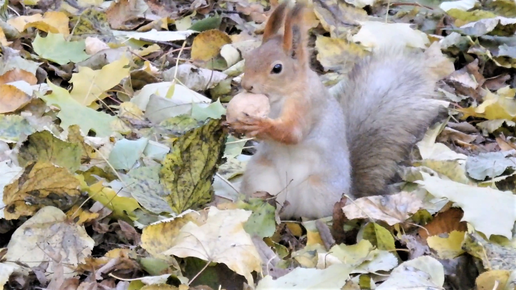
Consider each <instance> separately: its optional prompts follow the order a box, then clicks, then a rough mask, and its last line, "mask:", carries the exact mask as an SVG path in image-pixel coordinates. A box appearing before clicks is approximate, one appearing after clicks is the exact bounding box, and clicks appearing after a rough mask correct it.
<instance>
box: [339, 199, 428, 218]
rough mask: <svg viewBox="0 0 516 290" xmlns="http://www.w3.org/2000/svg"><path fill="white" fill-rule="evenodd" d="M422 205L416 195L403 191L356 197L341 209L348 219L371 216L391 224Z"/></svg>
mask: <svg viewBox="0 0 516 290" xmlns="http://www.w3.org/2000/svg"><path fill="white" fill-rule="evenodd" d="M422 206H423V204H422V202H421V200H420V199H418V198H417V196H416V195H414V194H412V193H410V192H405V191H403V192H400V193H398V194H393V195H386V196H378V195H376V196H368V197H362V198H358V199H356V200H355V201H354V202H352V203H350V204H348V205H346V206H344V207H343V208H342V210H343V211H344V214H345V215H346V217H347V218H349V219H369V218H372V219H374V220H382V221H385V222H386V223H387V224H389V225H391V226H392V225H395V224H399V223H402V222H404V221H405V220H406V219H408V218H409V217H410V214H413V213H415V212H417V211H418V210H419V209H420V208H421V207H422Z"/></svg>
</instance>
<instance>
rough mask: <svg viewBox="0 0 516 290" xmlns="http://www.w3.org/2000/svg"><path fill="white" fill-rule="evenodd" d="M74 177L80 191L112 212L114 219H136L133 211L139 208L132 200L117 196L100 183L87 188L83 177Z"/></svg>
mask: <svg viewBox="0 0 516 290" xmlns="http://www.w3.org/2000/svg"><path fill="white" fill-rule="evenodd" d="M76 177H77V179H78V180H79V181H80V185H81V190H84V191H86V192H88V194H89V195H90V197H91V198H92V199H93V200H95V201H98V202H100V203H102V204H103V205H105V206H106V207H107V208H109V209H110V210H112V211H113V215H114V217H116V218H124V219H132V220H135V219H136V216H135V214H134V211H135V210H136V209H141V208H140V205H139V204H138V202H137V201H136V200H135V199H134V198H132V197H124V196H118V195H117V192H116V191H114V190H113V189H112V188H109V187H106V186H104V185H102V181H99V182H97V183H95V184H92V185H90V186H88V185H87V184H86V183H85V182H84V177H82V176H80V175H78V176H76Z"/></svg>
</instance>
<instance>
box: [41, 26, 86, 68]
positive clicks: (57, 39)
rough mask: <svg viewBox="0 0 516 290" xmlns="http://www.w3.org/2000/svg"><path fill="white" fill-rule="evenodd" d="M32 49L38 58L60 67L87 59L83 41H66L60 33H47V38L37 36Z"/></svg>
mask: <svg viewBox="0 0 516 290" xmlns="http://www.w3.org/2000/svg"><path fill="white" fill-rule="evenodd" d="M32 47H33V48H34V51H35V52H36V53H37V54H38V55H39V56H40V57H42V58H44V59H48V60H51V61H53V62H56V63H58V64H60V65H63V64H67V63H69V62H75V63H76V62H80V61H83V60H85V59H87V58H88V57H89V55H87V54H86V52H84V49H85V48H86V45H85V43H84V41H66V40H65V38H64V36H63V35H62V34H60V33H51V32H49V33H48V35H47V37H41V36H39V34H38V35H37V36H36V39H35V40H34V42H33V43H32Z"/></svg>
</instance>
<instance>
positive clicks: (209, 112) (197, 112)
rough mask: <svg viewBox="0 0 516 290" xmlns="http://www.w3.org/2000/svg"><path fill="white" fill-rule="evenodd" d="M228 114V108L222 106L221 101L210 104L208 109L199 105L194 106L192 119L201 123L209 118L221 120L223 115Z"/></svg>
mask: <svg viewBox="0 0 516 290" xmlns="http://www.w3.org/2000/svg"><path fill="white" fill-rule="evenodd" d="M225 114H226V108H224V106H222V104H221V103H220V100H217V101H216V102H213V103H211V104H209V105H208V106H207V107H206V106H203V107H201V106H200V105H199V104H196V103H194V104H192V117H193V118H194V119H196V120H199V121H204V120H206V119H208V118H212V119H220V117H221V116H222V115H225Z"/></svg>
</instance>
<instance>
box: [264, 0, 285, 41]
mask: <svg viewBox="0 0 516 290" xmlns="http://www.w3.org/2000/svg"><path fill="white" fill-rule="evenodd" d="M288 2H289V1H283V3H281V4H280V5H279V6H278V7H276V9H274V11H272V14H271V16H269V19H268V20H267V23H266V24H265V29H264V30H263V38H262V43H265V42H267V40H269V38H271V37H272V36H274V35H276V34H277V33H278V30H279V29H280V28H281V25H282V24H283V18H285V11H286V10H287V5H288Z"/></svg>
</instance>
